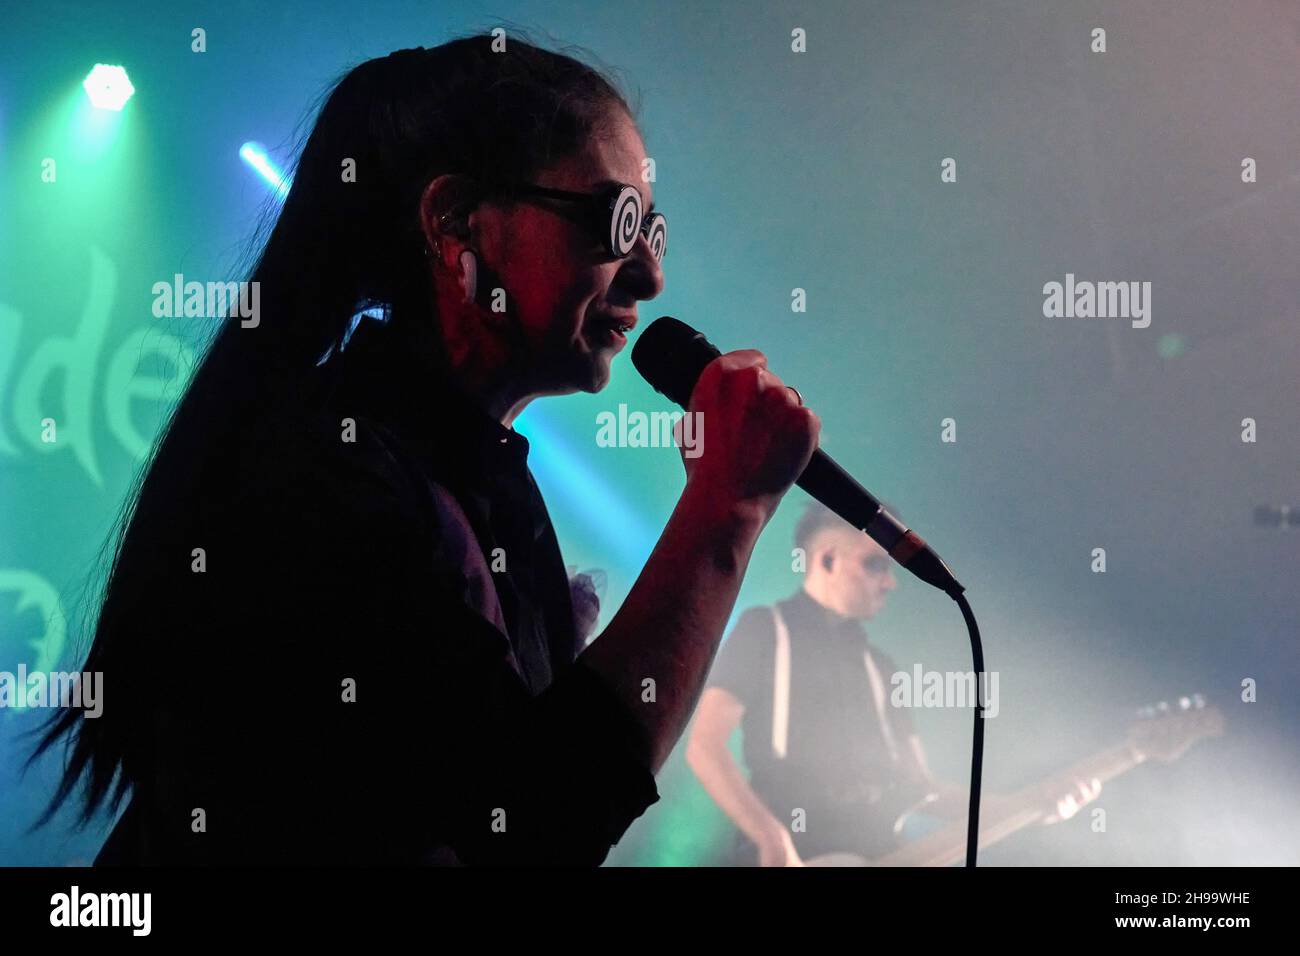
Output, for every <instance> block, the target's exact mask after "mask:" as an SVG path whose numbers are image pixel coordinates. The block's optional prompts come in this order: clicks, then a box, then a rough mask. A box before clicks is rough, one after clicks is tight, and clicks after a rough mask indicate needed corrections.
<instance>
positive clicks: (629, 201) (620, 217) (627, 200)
mask: <svg viewBox="0 0 1300 956" xmlns="http://www.w3.org/2000/svg"><path fill="white" fill-rule="evenodd" d="M613 213H614V214H613V217H612V218H611V219H610V224H609V227H610V237H609V238H610V243H609V248H610V251H611V252H612V253H614V255H616V256H619V257H622V256H626V255H627V254H628V253H630V252H631V251H632V247H633V246H635V245H636V237H637V234H638V233H639V232H640V231H641V194H640V193H639V192H637V189H636V187H635V186H624V187H623V188H622V190H620V191H619V194H618V198H617V199H615V200H614V210H613Z"/></svg>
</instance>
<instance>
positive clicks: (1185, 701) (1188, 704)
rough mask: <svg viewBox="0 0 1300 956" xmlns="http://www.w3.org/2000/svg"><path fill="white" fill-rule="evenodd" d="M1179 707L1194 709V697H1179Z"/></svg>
mask: <svg viewBox="0 0 1300 956" xmlns="http://www.w3.org/2000/svg"><path fill="white" fill-rule="evenodd" d="M1178 709H1179V710H1191V709H1192V699H1191V698H1190V697H1179V698H1178Z"/></svg>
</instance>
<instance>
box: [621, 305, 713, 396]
mask: <svg viewBox="0 0 1300 956" xmlns="http://www.w3.org/2000/svg"><path fill="white" fill-rule="evenodd" d="M721 354H722V353H721V352H719V351H718V349H717V348H716V347H715V346H714V345H713V343H712V342H710V341H709V340H708V339H706V338H705V337H704V336H703V335H701V334H700V333H699V332H697V331H696V330H695V329H693V328H691V327H690V326H689V325H687V324H686V323H685V322H681V321H679V320H677V319H674V318H673V317H672V316H670V315H665V316H662V317H661V318H658V319H655V320H654V321H653V322H651V323H650V325H649V326H648V327H647V328H646V330H645V331H644V332H642V333H641V335H640V337H639V338H638V339H637V342H636V345H634V346H633V347H632V365H633V366H635V367H636V370H637V371H638V372H640V373H641V377H642V378H644V379H645V380H646V381H647V382H649V383H650V384H651V385H653V386H654V388H655V390H656V391H658V392H660V393H661V394H663V395H666V396H668V398H670V399H672V400H673V401H674V402H676V403H677V404H678V405H681V406H682V407H683V408H685V407H686V406H688V405H689V404H690V401H691V392H692V391H693V390H694V388H695V383H696V382H697V381H698V380H699V377H700V373H701V372H703V371H704V366H706V365H708V364H709V363H710V362H712V361H713V360H714V359H715V358H717V357H718V356H719V355H721Z"/></svg>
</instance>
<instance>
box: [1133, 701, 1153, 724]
mask: <svg viewBox="0 0 1300 956" xmlns="http://www.w3.org/2000/svg"><path fill="white" fill-rule="evenodd" d="M1137 715H1138V719H1139V720H1150V719H1151V718H1152V717H1154V716H1155V715H1156V709H1155V708H1154V707H1152V706H1151V705H1150V704H1147V705H1145V706H1143V707H1139V708H1138V711H1137Z"/></svg>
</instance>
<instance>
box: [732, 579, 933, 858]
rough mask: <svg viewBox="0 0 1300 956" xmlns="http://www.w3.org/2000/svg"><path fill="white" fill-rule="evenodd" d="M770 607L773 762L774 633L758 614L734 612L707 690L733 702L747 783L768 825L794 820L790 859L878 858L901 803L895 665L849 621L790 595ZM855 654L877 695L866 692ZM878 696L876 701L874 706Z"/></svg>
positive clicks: (901, 717) (909, 730)
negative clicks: (777, 736) (783, 639)
mask: <svg viewBox="0 0 1300 956" xmlns="http://www.w3.org/2000/svg"><path fill="white" fill-rule="evenodd" d="M777 606H778V607H779V608H780V609H781V613H782V616H783V618H784V620H785V623H786V627H787V629H788V633H789V647H790V657H789V661H790V670H789V684H788V687H789V691H788V694H789V696H788V699H787V700H788V703H787V707H788V711H787V712H788V718H787V719H788V723H787V724H786V726H785V733H784V741H783V742H784V746H785V753H784V756H781V755H779V754H778V752H777V750H776V749H775V744H774V741H773V736H774V731H773V716H774V710H775V701H776V689H777V681H776V627H775V621H774V618H773V615H772V609H771V608H770V607H753V608H749V609H748V610H746V611H745V612H744V613H743V614H742V615H741V616H740V618H739V620H738V621H737V622H736V626H735V628H733V630H732V632H731V634H730V635H728V637H727V639H726V641H725V642H724V643H723V645H722V648H721V650H720V651H719V653H718V659H717V661H716V662H715V664H714V667H713V669H712V671H711V672H710V674H709V681H708V683H709V686H711V687H720V688H722V689H724V690H726V691H727V692H728V693H730V694H731V695H732V696H734V697H735V698H736V699H737V700H739V701H740V702H741V703H742V704H743V705H744V707H745V712H744V715H743V717H742V719H741V729H742V734H743V737H744V756H745V762H746V764H747V765H748V768H749V770H750V774H751V779H750V783H751V786H752V787H753V788H754V791H755V793H757V794H758V795H759V797H760V799H762V800H763V802H764V804H765V805H766V806H767V808H768V809H769V810H770V811H771V812H772V813H773V814H774V815H775V816H776V818H777V819H778V820H781V821H782V822H783V823H786V824H788V825H794V824H798V826H795V827H794V829H793V833H792V835H793V837H794V842H795V847H796V849H798V851H799V853H800V855H801V856H803V857H805V858H806V857H808V856H810V855H816V854H819V853H829V852H837V851H838V852H856V853H862V854H866V855H868V856H874V855H878V854H879V853H882V852H884V851H886V850H887V849H890V848H891V846H892V839H891V838H890V836H889V833H888V829H889V827H890V825H892V823H893V819H892V814H893V813H894V812H896V811H897V810H901V809H902V808H903V807H904V806H905V805H906V804H907V803H908V802H910V800H911V798H912V796H913V794H911V793H910V792H904V791H906V789H907V784H908V782H907V781H904V780H903V776H902V775H903V773H904V771H905V769H906V767H907V760H906V750H905V749H904V748H906V747H907V745H908V744H907V738H908V737H909V736H911V735H912V734H913V733H914V732H915V731H914V728H913V725H912V722H911V719H910V717H909V716H908V714H907V711H906V710H904V709H901V708H897V707H891V706H888V694H889V691H890V690H891V687H890V677H891V675H892V674H893V673H894V672H895V671H896V667H895V664H894V662H893V661H892V660H891V659H890V658H889V656H888V655H886V654H885V653H883V652H882V651H881V650H880V649H879V648H877V647H874V646H873V645H871V644H870V643H869V641H868V639H867V633H866V631H865V630H864V629H863V627H862V625H861V623H860V622H858V621H856V620H852V619H850V618H845V617H842V616H840V615H838V614H836V613H835V612H833V611H831V610H829V609H828V608H825V607H823V606H822V605H820V604H818V603H817V602H816V601H815V600H813V599H812V598H811V597H810V596H809V595H808V593H807V592H806V591H804V590H802V589H800V590H799V591H797V592H796V593H795V594H794V595H793V596H791V597H790V598H788V599H786V600H784V601H780V602H778V605H777ZM865 655H870V657H871V659H872V662H873V664H874V667H875V670H876V672H877V675H878V677H879V678H880V680H881V682H882V684H883V687H875V688H873V686H872V680H871V674H870V671H869V669H868V666H867V661H866V659H865ZM881 690H883V692H884V693H885V695H886V696H885V697H884V698H882V699H881V700H882V702H883V705H882V706H877V699H878V698H877V693H878V692H879V691H881ZM882 712H883V716H884V719H883V721H882V719H881V715H882ZM797 811H802V813H798V812H797Z"/></svg>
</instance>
